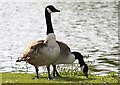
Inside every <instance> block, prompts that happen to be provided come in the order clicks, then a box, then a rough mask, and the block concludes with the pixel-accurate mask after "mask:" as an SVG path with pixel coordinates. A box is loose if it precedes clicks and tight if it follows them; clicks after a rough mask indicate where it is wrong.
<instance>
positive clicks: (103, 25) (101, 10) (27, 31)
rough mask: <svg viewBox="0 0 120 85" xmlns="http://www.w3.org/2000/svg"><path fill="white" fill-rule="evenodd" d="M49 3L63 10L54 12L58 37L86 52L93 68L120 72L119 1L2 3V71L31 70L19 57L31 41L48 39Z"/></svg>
mask: <svg viewBox="0 0 120 85" xmlns="http://www.w3.org/2000/svg"><path fill="white" fill-rule="evenodd" d="M48 4H52V5H54V6H55V7H56V8H58V9H60V10H61V12H60V13H54V14H52V23H53V27H54V31H55V34H56V36H57V40H60V41H63V42H64V43H66V44H67V45H68V46H69V47H70V48H71V50H72V51H78V52H80V53H82V55H84V60H85V62H86V63H87V64H88V65H89V68H92V69H90V71H89V72H91V73H93V74H96V75H105V74H107V73H108V72H118V70H119V69H118V61H119V59H118V55H120V52H119V51H118V49H119V45H118V2H69V3H67V2H51V3H48V2H41V3H40V2H39V3H37V2H21V3H20V2H8V3H7V2H6V3H0V17H1V20H0V62H1V66H0V72H20V71H22V72H23V71H25V72H26V71H27V70H26V63H25V62H21V63H16V60H17V58H18V57H20V55H21V53H22V51H23V49H24V48H25V47H26V45H27V44H28V43H29V42H31V41H33V40H40V39H45V37H46V24H45V17H44V8H45V7H46V6H47V5H48ZM88 55H89V56H88ZM76 62H77V61H76ZM76 62H75V63H76ZM75 65H78V64H75ZM65 66H66V67H67V66H70V67H71V66H72V65H64V67H65ZM61 67H62V66H61ZM27 68H28V72H34V67H33V66H31V65H29V64H27ZM39 69H40V71H39V72H43V71H44V70H46V69H45V68H44V67H40V68H39Z"/></svg>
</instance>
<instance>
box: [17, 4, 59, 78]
mask: <svg viewBox="0 0 120 85" xmlns="http://www.w3.org/2000/svg"><path fill="white" fill-rule="evenodd" d="M53 12H60V11H59V10H57V9H56V8H55V7H54V6H52V5H48V6H47V7H46V8H45V18H46V25H47V38H46V39H45V40H44V41H43V40H40V41H34V42H32V43H30V45H28V46H27V47H26V49H25V50H24V53H23V56H22V57H21V59H18V60H17V62H20V61H27V62H28V63H30V64H32V65H33V66H34V67H35V69H36V74H37V78H39V76H38V66H43V65H46V66H47V70H48V72H49V70H50V68H49V65H50V64H51V63H53V62H54V61H55V59H56V58H57V56H59V54H60V47H59V45H58V43H57V42H56V36H55V34H54V30H53V27H52V22H51V13H53ZM49 74H50V73H48V77H49V79H52V78H51V77H50V75H49Z"/></svg>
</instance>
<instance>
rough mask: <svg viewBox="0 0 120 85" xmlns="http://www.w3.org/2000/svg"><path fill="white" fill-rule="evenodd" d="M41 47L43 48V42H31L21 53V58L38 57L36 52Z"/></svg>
mask: <svg viewBox="0 0 120 85" xmlns="http://www.w3.org/2000/svg"><path fill="white" fill-rule="evenodd" d="M43 46H45V44H44V40H39V41H33V42H32V43H30V44H29V45H28V46H27V47H26V48H25V50H24V51H23V58H28V57H29V58H31V57H32V58H33V57H35V56H36V55H38V51H40V50H39V49H40V48H42V47H43Z"/></svg>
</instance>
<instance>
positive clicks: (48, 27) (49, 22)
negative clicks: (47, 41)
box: [45, 9, 54, 35]
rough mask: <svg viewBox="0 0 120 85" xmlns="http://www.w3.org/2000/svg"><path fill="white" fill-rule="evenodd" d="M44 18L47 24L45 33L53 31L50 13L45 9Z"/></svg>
mask: <svg viewBox="0 0 120 85" xmlns="http://www.w3.org/2000/svg"><path fill="white" fill-rule="evenodd" d="M45 18H46V25H47V35H48V34H49V33H54V31H53V26H52V22H51V15H50V13H48V11H47V10H46V9H45Z"/></svg>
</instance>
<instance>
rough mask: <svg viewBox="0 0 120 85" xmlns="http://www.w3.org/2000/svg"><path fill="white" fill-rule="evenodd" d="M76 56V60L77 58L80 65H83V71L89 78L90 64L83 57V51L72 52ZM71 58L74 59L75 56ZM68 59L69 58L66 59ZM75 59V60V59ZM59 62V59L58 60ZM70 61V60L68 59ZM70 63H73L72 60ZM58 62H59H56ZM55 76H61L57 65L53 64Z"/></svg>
mask: <svg viewBox="0 0 120 85" xmlns="http://www.w3.org/2000/svg"><path fill="white" fill-rule="evenodd" d="M71 53H72V54H73V55H74V57H75V60H76V59H77V60H78V61H79V64H80V67H81V70H82V71H83V73H84V74H85V76H86V77H87V78H88V66H87V64H86V63H85V62H84V59H83V56H82V55H81V53H79V52H71ZM71 59H74V58H71ZM66 61H67V60H66ZM73 61H74V60H73ZM56 62H57V61H56ZM59 63H60V60H59ZM64 63H65V62H61V64H64ZM67 63H68V61H67ZM69 63H72V62H69ZM56 64H57V63H56ZM52 66H53V76H54V77H55V75H57V76H60V75H59V73H58V71H57V69H56V65H55V64H53V65H52Z"/></svg>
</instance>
